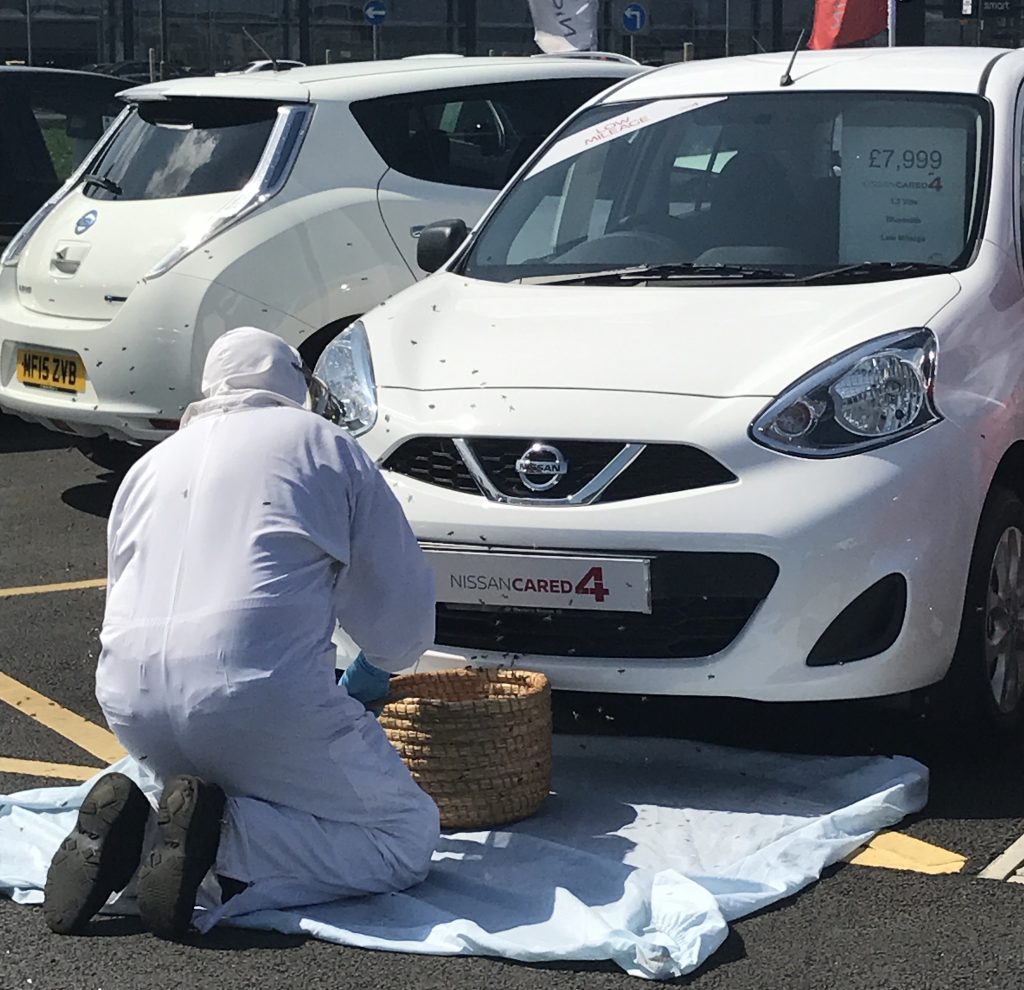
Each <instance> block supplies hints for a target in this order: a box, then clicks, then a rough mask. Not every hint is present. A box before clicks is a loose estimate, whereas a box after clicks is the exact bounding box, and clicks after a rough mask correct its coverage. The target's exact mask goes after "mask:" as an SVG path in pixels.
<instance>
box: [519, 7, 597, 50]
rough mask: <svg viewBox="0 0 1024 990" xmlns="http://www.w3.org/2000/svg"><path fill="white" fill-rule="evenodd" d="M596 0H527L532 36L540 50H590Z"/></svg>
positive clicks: (594, 35)
mask: <svg viewBox="0 0 1024 990" xmlns="http://www.w3.org/2000/svg"><path fill="white" fill-rule="evenodd" d="M597 5H598V0H530V13H531V14H532V15H533V27H534V33H533V40H534V41H536V42H537V47H538V48H539V49H540V50H541V51H542V52H585V51H590V50H591V49H592V48H593V47H594V45H595V42H596V40H597Z"/></svg>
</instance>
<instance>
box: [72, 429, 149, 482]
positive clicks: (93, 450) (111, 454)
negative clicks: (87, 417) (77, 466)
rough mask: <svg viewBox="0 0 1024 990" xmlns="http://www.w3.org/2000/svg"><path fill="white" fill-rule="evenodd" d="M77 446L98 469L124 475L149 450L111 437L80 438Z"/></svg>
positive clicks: (77, 440)
mask: <svg viewBox="0 0 1024 990" xmlns="http://www.w3.org/2000/svg"><path fill="white" fill-rule="evenodd" d="M75 446H76V447H78V449H79V450H80V451H81V452H82V453H83V454H85V456H86V457H88V458H89V460H90V461H92V462H93V464H95V465H96V466H97V467H101V468H104V469H105V470H107V471H113V472H114V473H115V474H124V473H125V472H126V471H127V470H128V469H129V468H130V467H131V466H132V465H133V464H134V463H135V462H136V461H137V460H138V459H139V458H140V457H141V456H142V455H143V454H144V453H145V452H146V451H147V450H148V449H149V448H148V447H143V446H139V445H137V444H132V443H124V442H123V441H120V440H111V439H110V437H79V438H78V439H76V441H75Z"/></svg>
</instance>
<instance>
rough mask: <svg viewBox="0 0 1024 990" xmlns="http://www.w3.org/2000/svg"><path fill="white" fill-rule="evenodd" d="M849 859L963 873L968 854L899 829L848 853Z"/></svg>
mask: <svg viewBox="0 0 1024 990" xmlns="http://www.w3.org/2000/svg"><path fill="white" fill-rule="evenodd" d="M846 862H848V863H852V864H853V865H854V866H878V867H881V868H883V869H887V870H913V871H914V872H915V873H959V872H960V871H961V870H962V869H963V868H964V864H965V863H966V862H967V857H966V856H961V855H960V854H959V853H955V852H950V851H949V850H948V849H942V848H941V847H940V846H933V845H932V844H931V843H930V842H922V841H921V839H914V838H912V837H911V836H909V835H902V834H901V833H899V832H880V833H879V834H878V835H876V836H875V837H874V838H873V839H872V840H871V841H870V842H869V843H868V844H867V845H866V846H861V847H860V849H858V850H857V851H856V852H854V853H852V854H851V855H850V856H848V857H847V860H846Z"/></svg>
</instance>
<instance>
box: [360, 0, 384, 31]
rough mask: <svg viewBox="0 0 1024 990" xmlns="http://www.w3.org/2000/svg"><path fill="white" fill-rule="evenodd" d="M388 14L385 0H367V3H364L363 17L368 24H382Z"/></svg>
mask: <svg viewBox="0 0 1024 990" xmlns="http://www.w3.org/2000/svg"><path fill="white" fill-rule="evenodd" d="M387 16H388V8H387V4H386V3H384V0H366V3H364V4H363V19H364V20H365V21H366V23H367V24H372V25H373V26H374V27H376V26H377V25H378V24H382V23H383V21H384V18H385V17H387Z"/></svg>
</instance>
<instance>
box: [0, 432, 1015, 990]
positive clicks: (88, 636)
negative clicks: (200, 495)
mask: <svg viewBox="0 0 1024 990" xmlns="http://www.w3.org/2000/svg"><path fill="white" fill-rule="evenodd" d="M116 484H117V478H116V477H114V476H113V475H111V474H108V473H106V472H104V471H102V470H101V469H99V468H96V467H95V466H93V465H92V464H91V463H90V462H89V461H87V460H86V459H85V458H84V457H83V456H82V455H81V454H80V453H79V452H78V451H77V450H75V449H74V448H73V447H72V446H71V445H70V444H69V443H68V442H67V441H66V439H65V438H63V437H61V436H58V435H56V434H49V433H46V432H44V431H42V430H39V429H37V428H34V427H30V426H28V425H26V424H24V423H21V422H20V421H18V420H14V419H11V418H9V417H6V416H0V523H2V525H3V530H4V537H3V544H2V545H3V548H4V550H3V553H2V555H0V632H2V635H0V793H8V792H11V791H15V790H20V789H23V788H28V787H39V786H47V785H51V784H53V785H55V784H60V783H63V782H67V780H68V779H69V778H68V777H62V776H61V774H65V775H71V776H74V775H77V776H78V778H81V777H82V776H84V775H85V774H87V773H88V770H89V768H98V767H99V766H101V765H102V762H103V761H102V759H101V758H100V756H98V755H97V753H96V752H95V751H94V750H96V749H102V746H93V747H92V750H93V751H91V750H90V749H89V748H83V747H82V746H81V745H77V744H76V743H74V742H72V741H70V739H69V738H67V736H66V735H64V734H62V729H63V730H67V732H68V735H70V736H71V737H72V738H75V739H78V740H79V742H82V741H83V740H85V741H87V742H88V741H89V740H90V738H91V737H90V736H89V735H88V727H87V726H86V727H84V729H83V726H82V724H80V723H79V722H75V721H74V719H75V716H78V717H79V718H80V719H85V720H87V721H88V722H91V723H95V724H102V716H101V714H100V711H99V708H98V706H97V704H96V701H95V699H94V697H93V693H92V686H93V671H94V667H95V661H96V656H97V651H98V642H99V641H98V633H99V626H100V622H101V617H102V609H103V590H102V585H101V580H100V579H102V577H103V575H104V572H105V563H104V558H105V549H104V540H105V522H106V514H107V512H108V511H109V506H110V504H111V500H112V498H113V495H114V491H115V489H116ZM54 585H62V586H67V585H75V586H77V587H71V588H68V587H64V588H60V589H54V588H52V587H51V586H54ZM27 589H31V590H27ZM12 683H13V684H14V685H15V687H14V688H13V689H12V688H11V684H12ZM19 686H20V687H19ZM20 689H27V691H26V697H29V698H34V699H36V700H37V701H38V699H39V698H40V697H41V698H43V699H48V700H50V701H54V702H56V704H57V706H59V707H56V708H55V707H53V706H49V707H47V708H46V709H45V710H42V709H40V710H39V711H37V712H36V714H35V716H33V714H32V712H31V711H29V709H31V708H32V705H31V704H27V705H26V706H21V710H20V711H19V710H17V709H18V707H19V706H18V705H15V704H13V703H11V702H10V701H8V703H6V704H5V703H3V698H5V697H6V698H8V699H9V698H11V697H12V696H13V695H12V691H13V692H16V691H17V690H20ZM41 704H42V703H41ZM27 711H28V712H29V713H28V714H26V712H27ZM55 712H56V713H57V714H56V715H55V714H54V713H55ZM62 719H63V720H66V719H71V721H70V722H68V721H62ZM557 721H558V726H559V728H560V729H561V730H562V731H572V732H579V731H587V732H607V733H627V734H651V735H675V736H691V737H698V738H703V739H709V740H713V741H715V742H720V743H727V744H732V745H743V746H754V747H761V748H780V749H789V750H801V751H806V752H823V753H829V752H832V753H849V752H879V753H888V752H901V753H908V754H909V755H912V756H915V757H917V758H918V759H920V760H922V762H924V763H926V764H927V765H928V766H929V767H930V769H931V772H932V783H931V798H930V801H929V804H928V807H927V808H926V809H925V811H924V812H923V813H921V814H920V815H918V816H916V817H915V818H914V819H912V820H909V821H907V822H905V823H904V824H903V825H902V826H901V827H900V829H899V831H900V833H901V834H903V835H906V836H909V837H911V838H912V839H918V840H922V841H923V842H927V843H931V844H933V845H935V846H938V847H941V849H944V850H948V851H949V852H951V853H954V854H958V855H959V856H961V857H964V859H965V860H966V862H965V863H964V866H963V869H962V870H960V872H958V873H950V874H938V875H931V874H925V873H920V872H916V871H914V870H893V869H881V868H873V867H868V866H862V865H850V864H844V865H842V866H839V867H835V868H832V869H831V870H829V871H828V873H827V874H826V875H825V877H824V878H823V879H822V880H821V882H819V883H818V884H816V885H814V886H812V887H811V888H809V889H807V890H805V891H804V892H803V893H801V894H799V895H797V896H795V897H793V898H790V899H788V900H787V901H784V902H782V903H780V904H778V905H776V906H775V907H773V908H771V909H769V910H766V911H764V912H761V913H760V914H758V915H755V916H752V917H749V918H746V919H744V920H741V921H739V922H738V923H736V924H735V925H734V926H733V928H732V932H731V934H730V936H729V938H728V940H727V941H726V943H725V944H724V945H723V947H722V948H721V949H720V950H719V952H718V953H717V954H716V955H715V956H714V957H712V959H711V960H710V961H709V963H707V964H706V965H705V967H704V968H703V969H702V970H700V971H698V972H697V973H695V974H693V975H692V976H690V977H687V978H683V979H682V980H680V981H677V982H679V983H680V984H682V985H687V986H691V985H692V986H693V987H696V988H699V990H713V988H729V990H745V988H750V990H755V988H756V990H768V988H780V990H781V988H803V987H806V988H812V987H813V988H825V987H837V988H849V990H855V988H857V990H859V988H863V990H869V988H870V990H879V988H893V990H896V988H900V990H903V988H911V987H912V988H954V987H957V988H959V987H963V988H968V987H969V988H972V990H975V988H983V987H998V988H1004V987H1011V986H1016V985H1018V984H1019V983H1020V972H1021V968H1022V950H1021V947H1020V935H1021V932H1022V930H1024V885H1022V884H1016V883H1003V882H997V881H992V880H982V879H979V878H977V876H976V874H977V873H978V872H979V870H981V869H982V868H984V867H985V866H986V864H988V863H989V862H990V861H991V860H992V859H993V858H994V857H995V856H996V855H998V854H999V853H1000V852H1002V851H1003V850H1004V849H1005V848H1006V847H1007V846H1009V845H1010V844H1011V843H1012V842H1013V841H1014V840H1015V839H1016V838H1017V837H1018V836H1020V835H1021V833H1022V832H1024V781H1022V776H1021V772H1020V767H1021V758H1022V753H1021V750H1020V749H1019V748H1010V749H1008V750H1005V751H1002V752H1000V751H998V750H996V749H994V748H986V747H984V746H978V747H974V748H972V749H971V750H967V749H965V748H964V747H963V746H962V745H961V744H960V743H959V742H956V741H953V740H951V739H948V738H947V739H942V738H937V737H936V735H935V734H934V733H933V732H931V731H929V730H928V729H927V727H926V726H924V725H923V724H920V723H919V722H918V721H917V720H914V719H909V718H906V717H904V716H902V715H899V714H896V713H893V712H889V711H886V710H884V709H879V708H877V707H872V706H839V707H834V706H816V707H810V708H808V707H802V708H790V707H787V708H785V709H781V708H765V707H763V706H757V705H749V704H740V703H721V704H701V705H692V704H691V705H686V704H681V703H679V702H668V701H658V700H653V699H652V700H647V701H644V702H641V701H639V700H637V699H634V700H632V701H628V702H626V701H622V700H619V701H616V700H614V699H609V698H595V697H582V696H573V697H561V698H559V699H557ZM69 726H71V728H70V729H69V728H68V727H69ZM83 731H84V732H85V735H83V734H82V733H83ZM99 738H101V737H100V736H97V739H99ZM403 985H404V986H409V987H417V988H433V987H444V988H445V990H460V988H478V987H481V986H487V987H494V988H509V990H527V988H552V990H563V988H565V990H569V988H584V987H586V988H595V990H600V988H606V987H608V988H610V987H626V986H636V985H637V984H636V982H635V980H634V979H633V978H631V977H628V976H625V975H623V974H622V973H621V972H619V971H618V970H617V969H616V968H615V967H614V966H612V965H611V964H558V965H547V966H537V965H523V964H517V963H511V962H503V961H497V960H490V959H474V958H465V957H460V958H445V957H427V956H411V955H400V954H387V953H372V952H367V951H361V950H357V949H349V948H341V947H338V946H334V945H327V944H324V943H318V942H315V941H312V940H306V939H302V938H297V937H291V936H288V937H285V936H279V935H275V934H272V933H255V932H243V931H233V930H230V929H224V930H218V931H215V932H214V933H212V934H211V935H209V936H206V937H199V936H195V937H194V938H193V939H192V941H191V942H190V943H189V944H186V945H181V946H175V945H169V944H166V943H161V942H158V941H157V940H155V939H153V938H152V937H150V936H149V935H147V934H146V933H144V932H142V931H141V930H140V928H139V926H138V924H137V922H135V921H134V920H131V919H104V920H100V921H96V922H94V923H93V925H92V927H91V930H90V933H89V934H88V935H86V936H83V937H78V938H59V937H57V936H53V935H51V934H50V933H49V931H48V930H47V929H46V927H45V925H44V924H43V921H42V917H41V915H40V913H39V911H38V910H36V909H34V908H25V907H19V906H16V905H14V904H12V903H10V902H9V901H6V900H0V990H13V988H24V987H31V988H33V990H51V988H52V990H79V988H81V990H122V988H124V990H143V988H150V987H153V988H157V987H159V988H161V990H173V988H178V987H182V988H184V987H188V988H190V990H195V988H206V987H216V988H219V990H220V988H223V990H231V988H248V987H259V988H273V987H287V988H306V987H309V988H315V987H332V988H333V987H339V986H351V987H395V986H403Z"/></svg>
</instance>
